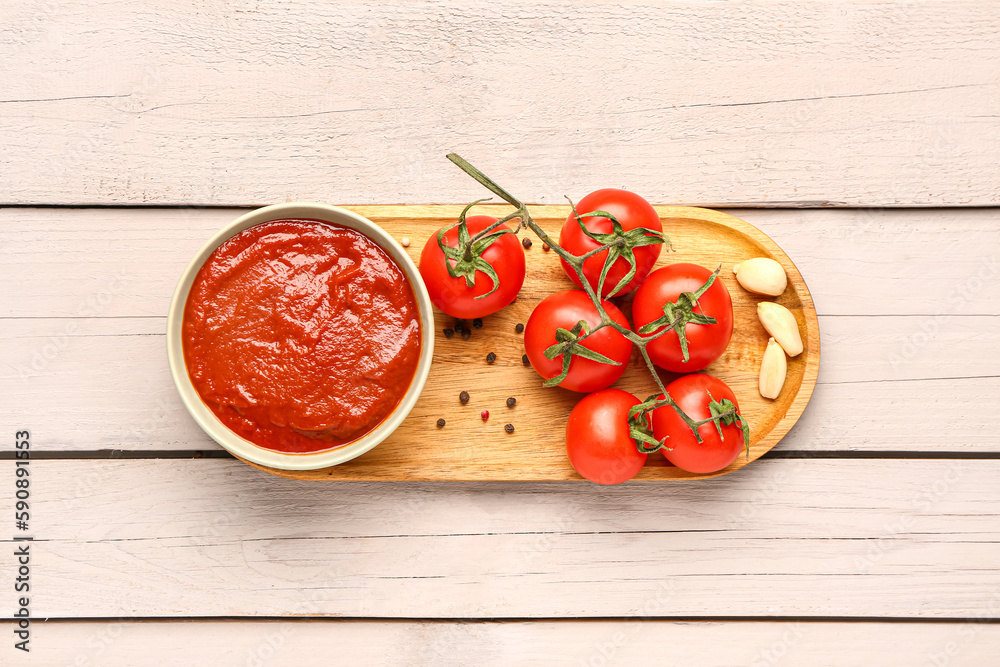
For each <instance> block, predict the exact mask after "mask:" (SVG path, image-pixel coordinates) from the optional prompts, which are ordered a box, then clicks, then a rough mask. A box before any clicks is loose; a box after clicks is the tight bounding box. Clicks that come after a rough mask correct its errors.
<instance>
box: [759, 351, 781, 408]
mask: <svg viewBox="0 0 1000 667" xmlns="http://www.w3.org/2000/svg"><path fill="white" fill-rule="evenodd" d="M787 372H788V362H787V361H786V360H785V351H784V350H783V349H781V346H780V345H778V343H777V342H775V340H774V339H773V338H768V339H767V349H765V350H764V358H763V359H762V360H761V362H760V380H759V383H758V387H759V388H760V395H761V396H763V397H764V398H778V394H780V393H781V387H782V386H784V384H785V374H786V373H787Z"/></svg>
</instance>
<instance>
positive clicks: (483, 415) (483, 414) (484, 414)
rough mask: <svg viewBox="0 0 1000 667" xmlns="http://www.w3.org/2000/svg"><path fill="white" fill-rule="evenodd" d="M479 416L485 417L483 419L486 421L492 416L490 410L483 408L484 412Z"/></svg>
mask: <svg viewBox="0 0 1000 667" xmlns="http://www.w3.org/2000/svg"><path fill="white" fill-rule="evenodd" d="M479 416H480V417H482V418H483V421H486V420H487V419H489V418H490V411H489V410H483V411H482V412H480V413H479Z"/></svg>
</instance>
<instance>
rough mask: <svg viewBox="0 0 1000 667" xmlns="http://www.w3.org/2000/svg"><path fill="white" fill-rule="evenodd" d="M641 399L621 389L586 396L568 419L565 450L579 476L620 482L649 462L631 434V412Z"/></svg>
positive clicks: (605, 481)
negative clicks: (629, 415)
mask: <svg viewBox="0 0 1000 667" xmlns="http://www.w3.org/2000/svg"><path fill="white" fill-rule="evenodd" d="M639 403H640V401H639V399H638V398H636V397H635V396H633V395H632V394H630V393H628V392H627V391H622V390H621V389H605V390H604V391H599V392H597V393H594V394H589V395H588V396H585V397H584V398H583V400H581V401H580V402H579V403H577V404H576V407H574V408H573V411H572V412H570V413H569V421H568V422H566V453H567V454H568V455H569V462H570V463H572V464H573V468H575V469H576V471H577V472H578V473H580V475H582V476H583V477H586V478H587V479H589V480H590V481H591V482H596V483H597V484H621V483H622V482H625V481H628V480H630V479H632V478H633V477H635V476H636V474H637V473H638V472H639V471H640V470H642V466H644V465H646V456H647V455H646V454H643V453H641V452H640V451H639V450H638V449H637V448H636V446H635V442H634V441H633V440H632V438H631V437H630V436H629V425H628V411H629V409H630V408H631V407H632V406H634V405H638V404H639Z"/></svg>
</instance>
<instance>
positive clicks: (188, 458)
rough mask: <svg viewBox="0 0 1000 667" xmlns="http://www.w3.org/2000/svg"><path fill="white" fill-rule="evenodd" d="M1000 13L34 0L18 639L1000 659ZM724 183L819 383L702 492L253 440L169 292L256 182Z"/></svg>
mask: <svg viewBox="0 0 1000 667" xmlns="http://www.w3.org/2000/svg"><path fill="white" fill-rule="evenodd" d="M998 33H1000V5H997V4H996V3H992V2H988V1H987V0H981V1H978V2H928V3H915V2H898V3H892V2H888V3H886V2H875V1H858V2H833V3H800V2H788V3H783V2H777V3H776V2H762V1H761V2H741V3H729V2H708V1H704V0H692V1H689V2H651V1H650V2H640V1H633V0H626V1H625V2H608V1H605V0H592V1H586V2H583V1H580V2H566V1H555V0H553V1H538V0H531V1H530V2H511V1H508V0H497V1H494V2H471V1H467V0H433V1H428V2H404V1H401V0H382V1H377V0H350V1H345V2H314V3H313V2H296V3H257V2H246V1H235V2H219V1H217V0H211V1H209V2H205V3H194V2H183V1H182V2H145V3H117V2H106V1H101V0H87V1H85V2H76V3H54V2H31V3H15V2H13V1H11V0H5V1H3V2H0V63H2V65H0V72H2V75H0V249H2V252H3V255H2V258H3V261H2V264H0V295H2V297H0V340H2V345H0V386H2V389H0V396H2V401H0V424H2V429H3V439H2V442H3V446H2V455H3V461H2V464H0V469H2V471H3V472H2V475H0V479H2V480H3V481H2V482H0V488H3V489H5V490H2V491H0V509H2V511H0V519H2V521H3V522H5V525H7V530H6V531H0V535H2V536H5V537H6V539H5V540H4V541H6V542H7V543H8V544H7V545H6V547H5V548H4V550H3V551H4V554H6V555H3V556H0V571H2V586H0V589H2V590H3V591H5V593H3V597H2V598H0V607H2V608H3V609H4V610H5V611H4V614H5V615H6V616H7V617H8V619H12V618H13V614H14V613H15V611H16V609H17V608H18V597H19V596H20V595H21V594H18V593H15V592H14V588H13V586H14V583H15V578H16V576H17V567H18V564H17V562H16V557H15V556H14V555H13V554H14V551H15V548H16V547H18V546H21V544H22V543H14V542H13V540H12V538H14V537H18V536H19V535H21V534H20V533H19V531H17V530H16V529H15V526H14V502H15V491H16V488H15V481H16V478H15V461H14V456H15V448H14V441H15V432H16V431H19V430H29V431H30V434H31V436H30V439H31V446H32V450H31V451H32V454H33V459H32V461H31V463H30V471H31V477H30V479H31V487H30V490H31V498H30V503H31V521H30V530H29V531H28V533H29V534H30V535H31V536H32V537H33V538H34V541H33V542H32V544H31V562H30V586H31V589H30V596H29V597H30V613H31V615H32V617H33V619H34V620H33V622H32V624H31V626H30V628H31V636H30V649H31V651H30V653H23V652H21V651H19V650H16V649H15V647H14V642H15V641H16V637H15V635H14V634H13V633H12V631H11V630H13V629H16V628H15V624H14V623H13V622H10V621H9V622H8V623H7V626H8V628H9V631H8V632H7V633H6V634H5V635H4V636H5V637H6V639H4V641H3V645H2V646H0V664H4V665H7V664H10V665H20V664H39V665H145V664H156V665H192V664H212V665H302V664H344V665H354V664H391V665H422V664H428V665H447V664H456V665H467V664H487V665H513V664H568V665H594V666H599V665H612V664H622V665H624V664H677V665H702V666H713V665H754V666H757V665H777V664H783V665H806V664H808V665H848V664H879V665H883V664H885V665H890V664H891V665H925V664H926V665H938V666H941V665H990V664H1000V625H997V624H995V622H996V621H998V620H1000V571H998V565H1000V541H998V540H1000V490H998V486H1000V485H998V479H1000V437H998V435H997V426H996V420H997V415H998V408H997V406H998V402H1000V401H998V399H1000V353H998V345H1000V211H998V210H997V208H994V207H997V206H998V205H1000V167H998V157H1000V40H998V39H997V35H998ZM451 150H455V151H458V152H460V153H462V154H463V155H464V156H465V157H467V158H469V159H470V160H472V161H473V162H475V163H476V164H477V165H478V166H480V167H481V168H483V169H484V170H485V171H486V172H487V173H490V174H493V175H495V176H497V177H498V178H502V180H503V182H504V183H505V185H507V186H508V187H509V188H510V189H511V191H513V192H516V193H518V194H519V196H521V197H523V198H524V199H525V200H526V201H532V202H537V203H562V201H563V200H562V196H563V195H564V194H567V195H570V196H572V197H575V198H579V197H581V196H582V195H583V194H586V193H587V192H588V191H590V190H592V189H595V188H597V187H607V186H627V187H628V188H630V189H633V190H635V191H637V192H640V193H641V194H643V195H644V196H645V197H647V198H648V199H649V200H651V201H653V202H654V203H659V204H694V205H702V206H716V207H727V208H731V209H733V210H732V211H731V212H733V213H734V214H735V215H737V216H739V217H742V218H744V219H746V220H748V221H749V222H751V223H753V224H755V225H757V226H758V227H760V228H761V229H762V230H764V232H766V233H767V234H768V235H770V236H771V237H772V238H773V239H774V240H775V241H776V242H777V243H778V244H779V245H780V246H782V248H783V249H784V250H785V251H786V252H787V253H788V255H789V256H790V257H791V258H792V259H793V260H794V261H795V262H796V264H797V265H798V267H799V268H800V270H801V272H802V274H803V276H804V277H805V279H806V281H807V282H808V284H809V287H810V289H811V290H812V294H813V297H814V298H815V302H816V305H817V309H818V312H819V315H820V318H819V319H820V327H821V331H822V355H823V357H822V366H821V370H820V377H819V383H818V384H817V387H816V391H815V394H814V396H813V399H812V403H811V404H810V406H809V408H808V409H807V410H806V413H805V415H804V416H803V418H802V420H801V421H800V422H799V424H798V425H797V426H796V427H795V428H794V429H793V430H792V432H791V433H789V435H788V436H787V437H786V438H785V439H784V440H783V441H782V443H781V444H780V445H779V446H778V447H777V448H776V449H775V450H774V451H773V452H771V453H770V454H769V455H767V456H765V457H764V458H763V459H761V460H760V461H757V462H755V463H754V464H752V465H750V466H748V467H747V468H745V469H744V470H741V471H739V472H737V473H735V474H732V475H729V476H726V477H722V478H719V479H713V480H708V481H704V482H698V483H641V484H626V485H623V486H621V487H616V488H597V487H595V486H592V485H590V484H585V483H552V484H513V483H491V484H469V483H333V484H315V483H303V482H294V481H289V480H283V479H278V478H274V477H271V476H268V475H266V474H263V473H260V472H258V471H256V470H253V469H251V468H250V467H248V466H246V465H244V464H242V463H240V462H239V461H236V460H234V459H232V458H230V457H229V456H228V455H227V454H225V452H223V451H222V450H220V448H218V447H217V446H216V445H215V444H214V443H213V442H212V441H210V440H209V439H208V438H207V437H206V436H205V435H204V434H203V433H202V432H201V431H200V430H199V429H198V428H197V427H196V426H195V424H194V423H193V421H192V420H191V419H190V418H189V417H188V416H187V414H186V413H185V412H184V410H183V408H182V406H181V404H180V401H179V399H178V396H177V394H176V391H175V390H174V388H173V386H172V384H171V381H170V377H169V373H168V370H167V364H166V358H165V352H164V337H163V332H164V323H165V319H164V315H165V312H166V308H167V303H168V300H169V297H170V293H171V291H172V288H173V286H174V283H175V281H176V279H177V278H178V276H179V274H180V271H181V269H182V268H183V266H184V265H185V264H186V262H187V261H188V259H189V258H190V256H191V255H192V254H193V253H194V251H195V250H196V249H197V248H198V247H199V246H200V245H201V244H202V243H203V242H204V241H205V240H206V239H207V238H208V237H209V236H210V235H211V233H212V232H214V231H215V230H216V229H218V228H219V227H220V226H221V225H222V224H224V223H225V222H227V221H229V220H230V219H232V218H233V217H235V216H236V215H237V214H238V213H239V210H237V209H239V208H240V207H243V208H245V207H250V206H258V205H263V204H268V203H274V202H278V201H285V200H315V201H325V202H329V203H332V204H343V205H349V204H376V203H381V204H388V203H464V202H467V201H471V200H472V199H475V198H479V197H480V196H481V194H482V191H481V190H480V189H479V188H478V186H477V185H476V184H475V183H473V182H472V181H471V180H469V179H468V178H466V177H465V176H464V175H463V174H461V173H460V172H459V171H458V170H457V169H455V167H454V166H453V165H451V163H449V162H448V161H447V160H445V159H444V157H443V156H444V154H445V153H446V152H448V151H451Z"/></svg>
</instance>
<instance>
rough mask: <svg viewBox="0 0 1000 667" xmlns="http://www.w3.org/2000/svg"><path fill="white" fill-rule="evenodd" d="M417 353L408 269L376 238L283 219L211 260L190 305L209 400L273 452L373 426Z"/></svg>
mask: <svg viewBox="0 0 1000 667" xmlns="http://www.w3.org/2000/svg"><path fill="white" fill-rule="evenodd" d="M419 358H420V314H419V311H418V308H417V301H416V298H415V297H414V294H413V289H412V288H411V286H410V284H409V282H408V281H407V279H406V274H405V273H404V272H403V270H402V269H401V268H400V267H399V266H398V265H397V264H396V263H395V262H394V261H393V260H392V259H391V258H390V257H389V255H388V254H386V252H385V251H384V250H383V249H382V248H380V247H379V246H378V245H377V244H376V243H375V242H374V241H372V240H371V239H369V238H368V237H366V236H365V235H363V234H361V233H360V232H357V231H355V230H353V229H348V228H346V227H341V226H338V225H332V224H328V223H324V222H319V221H316V220H275V221H273V222H266V223H262V224H260V225H256V226H254V227H251V228H249V229H247V230H245V231H243V232H241V233H239V234H237V235H236V236H234V237H232V238H231V239H229V240H228V241H226V242H225V243H223V244H222V245H221V246H219V247H218V248H217V249H216V250H215V252H213V253H212V255H211V256H210V257H209V258H208V260H207V261H206V262H205V264H204V265H203V266H202V268H201V270H200V271H199V272H198V275H197V277H196V278H195V280H194V284H193V285H192V286H191V291H190V293H189V295H188V300H187V304H186V306H185V310H184V359H185V362H186V364H187V368H188V374H189V375H190V377H191V382H192V383H193V384H194V386H195V389H197V390H198V393H199V394H200V395H201V398H202V400H203V401H204V402H205V404H206V405H208V407H209V408H211V410H212V412H214V413H215V415H216V416H217V417H218V418H219V419H220V420H221V421H222V423H223V424H225V425H226V426H228V427H229V428H230V429H231V430H232V431H234V432H235V433H237V434H239V435H240V436H242V437H243V438H245V439H247V440H249V441H251V442H253V443H255V444H257V445H259V446H260V447H265V448H267V449H272V450H277V451H282V452H299V453H302V452H315V451H321V450H325V449H331V448H333V447H336V446H338V445H342V444H345V443H347V442H350V441H352V440H356V439H357V438H359V437H361V436H363V435H364V434H365V433H368V432H369V431H371V430H373V429H374V428H375V427H377V426H378V425H379V424H380V423H381V422H382V421H383V420H384V419H385V418H386V417H388V416H389V414H390V413H392V411H393V410H394V409H395V407H396V406H397V405H398V404H399V402H400V400H401V399H402V398H403V395H404V394H405V393H406V391H407V389H408V388H409V386H410V382H411V381H412V380H413V376H414V373H415V371H416V368H417V362H418V361H419Z"/></svg>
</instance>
